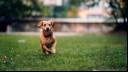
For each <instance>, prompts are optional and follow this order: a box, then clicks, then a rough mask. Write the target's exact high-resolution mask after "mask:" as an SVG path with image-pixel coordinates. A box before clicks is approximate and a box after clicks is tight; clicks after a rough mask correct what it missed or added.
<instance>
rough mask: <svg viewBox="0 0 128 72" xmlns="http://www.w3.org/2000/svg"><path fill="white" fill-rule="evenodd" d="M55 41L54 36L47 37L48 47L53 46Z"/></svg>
mask: <svg viewBox="0 0 128 72" xmlns="http://www.w3.org/2000/svg"><path fill="white" fill-rule="evenodd" d="M53 42H54V40H53V39H52V38H47V39H46V46H47V47H48V48H51V47H52V44H53Z"/></svg>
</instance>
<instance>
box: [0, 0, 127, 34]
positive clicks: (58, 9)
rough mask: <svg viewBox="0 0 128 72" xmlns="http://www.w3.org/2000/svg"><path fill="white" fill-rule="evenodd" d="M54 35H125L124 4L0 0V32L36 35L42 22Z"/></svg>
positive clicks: (117, 1)
mask: <svg viewBox="0 0 128 72" xmlns="http://www.w3.org/2000/svg"><path fill="white" fill-rule="evenodd" d="M50 19H52V20H55V21H56V28H55V32H60V33H62V32H66V33H68V32H69V33H88V34H104V33H109V32H118V31H124V32H127V0H0V32H2V33H3V32H4V33H16V32H34V33H38V31H39V29H40V28H39V27H37V24H38V22H39V21H41V20H50Z"/></svg>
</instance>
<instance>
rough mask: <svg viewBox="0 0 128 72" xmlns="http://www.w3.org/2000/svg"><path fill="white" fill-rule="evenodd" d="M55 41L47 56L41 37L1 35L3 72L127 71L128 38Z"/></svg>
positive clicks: (90, 37) (109, 36) (1, 65)
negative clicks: (52, 52) (40, 41)
mask: <svg viewBox="0 0 128 72" xmlns="http://www.w3.org/2000/svg"><path fill="white" fill-rule="evenodd" d="M56 38H57V47H56V48H57V52H56V54H53V55H45V54H43V53H42V52H41V49H40V46H39V36H38V35H6V34H5V35H3V34H2V35H0V71H127V35H98V36H96V35H84V36H57V37H56Z"/></svg>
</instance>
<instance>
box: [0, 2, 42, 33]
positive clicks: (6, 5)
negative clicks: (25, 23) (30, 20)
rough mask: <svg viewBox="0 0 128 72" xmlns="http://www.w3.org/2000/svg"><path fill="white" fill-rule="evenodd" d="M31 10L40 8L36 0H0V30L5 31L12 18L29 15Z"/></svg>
mask: <svg viewBox="0 0 128 72" xmlns="http://www.w3.org/2000/svg"><path fill="white" fill-rule="evenodd" d="M25 1H27V2H26V3H29V4H25ZM33 10H35V11H39V10H40V8H39V6H38V4H37V2H36V0H0V32H5V31H6V27H7V25H8V24H11V22H12V20H13V19H22V18H23V17H25V16H30V15H31V13H32V11H33Z"/></svg>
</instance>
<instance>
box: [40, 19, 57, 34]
mask: <svg viewBox="0 0 128 72" xmlns="http://www.w3.org/2000/svg"><path fill="white" fill-rule="evenodd" d="M38 26H39V27H41V28H42V30H43V34H44V35H45V36H51V35H52V33H53V30H54V26H55V22H54V21H41V22H39V23H38Z"/></svg>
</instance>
